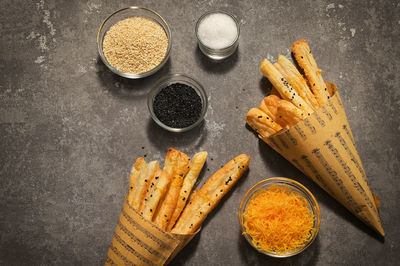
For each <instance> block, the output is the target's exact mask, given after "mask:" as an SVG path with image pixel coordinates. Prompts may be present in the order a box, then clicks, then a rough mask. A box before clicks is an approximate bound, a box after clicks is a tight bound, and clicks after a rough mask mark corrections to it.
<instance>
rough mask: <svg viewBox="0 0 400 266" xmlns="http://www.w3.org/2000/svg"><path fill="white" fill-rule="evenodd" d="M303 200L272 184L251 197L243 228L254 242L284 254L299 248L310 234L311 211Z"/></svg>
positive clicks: (271, 250)
mask: <svg viewBox="0 0 400 266" xmlns="http://www.w3.org/2000/svg"><path fill="white" fill-rule="evenodd" d="M307 205H308V204H307V201H306V199H305V198H304V197H303V196H302V195H300V194H299V193H298V192H296V191H293V190H291V189H290V188H289V187H286V186H278V185H272V186H270V187H269V188H268V190H261V191H260V192H258V193H257V194H255V195H254V196H253V198H252V199H251V201H250V203H249V205H248V207H247V209H246V211H245V213H244V215H243V216H244V218H245V222H244V227H245V229H246V232H247V234H249V235H250V236H251V238H252V242H253V245H254V246H256V247H257V248H259V249H261V250H264V251H267V252H276V253H279V254H284V253H286V252H289V251H293V250H294V249H297V248H299V247H302V246H304V245H305V244H306V242H307V241H308V240H309V239H310V238H311V236H312V233H313V230H314V229H313V221H314V216H313V213H312V212H311V211H310V210H309V209H308V208H307Z"/></svg>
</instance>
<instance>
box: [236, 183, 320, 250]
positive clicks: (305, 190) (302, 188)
mask: <svg viewBox="0 0 400 266" xmlns="http://www.w3.org/2000/svg"><path fill="white" fill-rule="evenodd" d="M279 181H283V182H284V183H278V182H279ZM264 183H269V185H275V184H278V185H279V184H283V185H286V186H288V187H289V188H292V187H296V188H298V189H299V190H300V191H301V194H305V195H306V196H307V197H304V195H302V196H303V197H304V198H305V199H306V200H307V203H308V204H309V205H312V204H313V205H314V207H315V212H314V210H313V208H311V209H312V212H313V213H314V214H315V219H316V222H315V227H314V229H315V233H314V234H313V236H312V238H311V239H310V240H309V241H308V242H307V243H306V244H305V245H304V246H303V247H302V248H299V249H297V250H296V251H294V252H288V253H284V254H274V253H269V252H267V251H264V250H261V249H259V248H257V247H255V246H254V245H253V243H252V241H251V239H250V238H249V237H250V236H248V234H247V233H246V229H245V228H244V225H243V223H242V220H243V219H244V218H243V214H244V212H245V210H244V205H245V203H246V202H248V201H250V200H251V197H252V196H253V195H254V193H255V192H257V190H256V188H258V187H260V186H262V185H263V184H264ZM261 188H262V187H261ZM309 198H310V199H311V202H310V200H309ZM238 218H239V224H240V229H241V231H242V235H243V236H244V238H245V239H246V240H247V242H248V243H249V244H250V245H251V246H252V247H253V248H254V249H255V250H257V251H258V252H260V253H262V254H265V255H268V256H270V257H275V258H288V257H292V256H294V255H297V254H299V253H301V252H303V251H304V250H306V249H307V248H308V247H309V246H310V245H311V244H312V243H313V242H314V241H315V239H316V238H317V236H318V233H319V229H320V224H321V212H320V208H319V205H318V202H317V200H316V198H315V197H314V195H313V194H312V193H311V191H310V190H309V189H308V188H306V187H305V186H304V185H303V184H301V183H300V182H297V181H295V180H293V179H290V178H287V177H270V178H266V179H264V180H261V181H259V182H257V183H256V184H254V185H253V186H252V187H251V188H250V189H249V190H247V192H246V194H245V195H244V196H243V198H242V200H241V201H240V205H239V211H238Z"/></svg>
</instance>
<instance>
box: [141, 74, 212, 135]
mask: <svg viewBox="0 0 400 266" xmlns="http://www.w3.org/2000/svg"><path fill="white" fill-rule="evenodd" d="M174 83H182V84H185V85H188V86H190V87H192V88H193V89H194V90H195V91H196V93H197V95H199V96H200V99H201V103H202V107H201V112H200V117H199V119H198V120H197V121H196V122H194V123H193V124H191V125H190V126H187V127H184V128H174V127H170V126H167V125H165V124H164V123H163V122H161V121H160V120H159V119H158V118H157V116H156V114H155V112H154V108H153V103H154V99H155V97H156V95H157V94H158V93H159V92H160V90H161V89H163V88H165V87H167V86H169V85H171V84H174ZM147 106H148V108H149V111H150V115H151V117H152V118H153V120H154V122H156V123H157V124H158V125H159V126H160V127H162V128H164V129H166V130H168V131H171V132H185V131H188V130H190V129H192V128H194V127H196V126H198V125H199V124H200V123H201V122H202V121H203V119H204V116H205V114H206V112H207V107H208V100H207V94H206V92H205V90H204V88H203V86H202V85H201V84H200V83H199V82H198V81H196V80H195V79H193V78H191V77H189V76H187V75H184V74H171V75H168V76H165V77H163V78H161V79H160V80H158V81H157V82H156V85H154V87H153V88H152V89H151V91H150V92H149V94H148V97H147Z"/></svg>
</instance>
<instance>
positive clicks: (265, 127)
mask: <svg viewBox="0 0 400 266" xmlns="http://www.w3.org/2000/svg"><path fill="white" fill-rule="evenodd" d="M246 122H247V124H249V126H250V127H251V128H252V129H254V130H255V131H256V132H257V133H258V135H259V136H260V137H261V138H262V137H269V136H271V135H273V134H275V133H276V132H278V131H279V130H281V129H282V127H281V126H280V125H279V124H278V123H276V122H274V121H273V120H272V118H270V117H269V116H268V115H267V114H266V113H264V112H263V111H261V110H260V109H258V108H251V109H250V110H249V112H248V113H247V116H246Z"/></svg>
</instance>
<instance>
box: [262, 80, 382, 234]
mask: <svg viewBox="0 0 400 266" xmlns="http://www.w3.org/2000/svg"><path fill="white" fill-rule="evenodd" d="M327 85H330V86H332V87H333V88H334V91H335V94H334V95H333V96H332V97H331V98H330V99H329V100H328V103H327V104H325V105H324V106H322V107H320V108H319V109H318V110H317V111H315V112H314V113H313V114H311V116H309V117H308V118H306V119H304V120H302V121H300V122H299V123H297V125H295V126H293V127H291V128H289V129H287V130H283V131H281V132H278V133H277V134H275V135H273V136H271V137H269V138H264V139H263V141H264V142H266V143H267V144H268V145H269V146H271V147H272V148H273V149H274V150H275V151H277V152H278V153H280V154H281V155H282V156H283V157H285V158H286V160H288V161H289V162H291V163H292V164H293V165H294V166H296V168H298V169H299V170H300V171H301V172H303V173H304V174H305V175H307V176H308V177H310V178H311V179H312V180H313V181H314V182H315V183H317V184H318V185H319V186H320V187H321V188H323V189H324V190H325V191H326V192H328V193H329V194H330V195H331V196H332V197H334V198H335V199H336V200H337V201H339V202H340V203H341V204H342V205H343V206H345V207H346V208H347V209H348V210H349V211H350V212H352V213H353V214H354V215H355V216H357V217H358V218H359V219H360V220H361V221H363V222H364V223H366V224H367V225H368V226H370V227H371V228H372V229H374V230H375V231H377V232H378V233H379V234H380V235H382V236H384V235H385V233H384V230H383V227H382V224H381V220H380V218H379V212H378V208H377V204H376V203H375V201H374V196H373V194H372V193H371V190H370V188H369V185H368V180H367V177H366V174H365V171H364V168H363V166H362V163H361V160H360V157H359V155H358V152H357V149H356V146H355V142H354V139H353V135H352V132H351V129H350V126H349V123H348V121H347V117H346V113H345V111H344V108H343V104H342V101H341V99H340V96H339V93H338V92H337V89H336V86H335V85H334V84H331V83H327Z"/></svg>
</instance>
